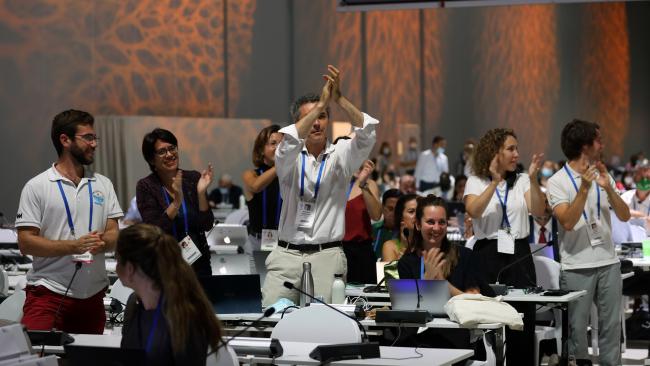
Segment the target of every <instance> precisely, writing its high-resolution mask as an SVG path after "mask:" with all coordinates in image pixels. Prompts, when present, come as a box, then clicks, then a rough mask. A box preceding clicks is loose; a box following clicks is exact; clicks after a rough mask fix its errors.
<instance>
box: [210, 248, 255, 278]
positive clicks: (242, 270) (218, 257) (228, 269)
mask: <svg viewBox="0 0 650 366" xmlns="http://www.w3.org/2000/svg"><path fill="white" fill-rule="evenodd" d="M210 267H212V273H213V274H215V275H220V276H224V275H244V274H251V261H250V257H249V256H247V255H245V254H217V253H215V252H210Z"/></svg>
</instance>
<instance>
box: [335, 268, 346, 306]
mask: <svg viewBox="0 0 650 366" xmlns="http://www.w3.org/2000/svg"><path fill="white" fill-rule="evenodd" d="M344 302H345V282H343V275H342V274H338V273H337V274H335V275H334V282H332V304H343V303H344Z"/></svg>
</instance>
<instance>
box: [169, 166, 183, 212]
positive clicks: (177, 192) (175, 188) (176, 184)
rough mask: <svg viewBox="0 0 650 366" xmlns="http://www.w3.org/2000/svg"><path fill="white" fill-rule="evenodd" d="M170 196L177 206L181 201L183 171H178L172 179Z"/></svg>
mask: <svg viewBox="0 0 650 366" xmlns="http://www.w3.org/2000/svg"><path fill="white" fill-rule="evenodd" d="M171 193H172V195H173V196H174V201H175V202H177V204H178V205H180V203H181V202H182V201H183V171H182V170H180V169H178V172H177V173H176V176H175V177H174V178H172V192H171Z"/></svg>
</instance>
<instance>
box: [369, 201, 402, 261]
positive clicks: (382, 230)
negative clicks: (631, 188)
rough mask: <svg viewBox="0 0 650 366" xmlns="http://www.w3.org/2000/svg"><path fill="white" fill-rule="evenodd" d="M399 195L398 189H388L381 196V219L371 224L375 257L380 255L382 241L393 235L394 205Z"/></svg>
mask: <svg viewBox="0 0 650 366" xmlns="http://www.w3.org/2000/svg"><path fill="white" fill-rule="evenodd" d="M401 196H402V193H401V192H400V191H399V190H398V189H389V190H387V191H386V192H384V194H383V196H382V197H381V209H382V213H383V220H381V221H377V222H375V223H374V224H372V231H373V239H372V240H373V243H374V244H373V249H374V252H375V256H376V257H377V258H381V257H382V248H383V246H384V243H385V242H386V241H388V240H390V239H393V237H394V235H395V234H394V231H395V205H396V204H397V200H398V199H399V198H400V197H401Z"/></svg>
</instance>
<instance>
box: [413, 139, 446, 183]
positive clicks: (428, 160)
mask: <svg viewBox="0 0 650 366" xmlns="http://www.w3.org/2000/svg"><path fill="white" fill-rule="evenodd" d="M443 172H444V173H449V159H448V158H447V155H445V154H444V153H440V154H434V153H433V152H432V151H431V149H427V150H425V151H423V152H422V153H421V154H420V157H419V158H418V162H417V164H416V165H415V173H414V176H415V184H416V186H417V188H418V189H419V188H420V181H421V180H423V181H425V182H430V183H438V182H440V174H442V173H443Z"/></svg>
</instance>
